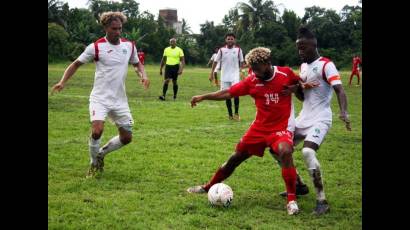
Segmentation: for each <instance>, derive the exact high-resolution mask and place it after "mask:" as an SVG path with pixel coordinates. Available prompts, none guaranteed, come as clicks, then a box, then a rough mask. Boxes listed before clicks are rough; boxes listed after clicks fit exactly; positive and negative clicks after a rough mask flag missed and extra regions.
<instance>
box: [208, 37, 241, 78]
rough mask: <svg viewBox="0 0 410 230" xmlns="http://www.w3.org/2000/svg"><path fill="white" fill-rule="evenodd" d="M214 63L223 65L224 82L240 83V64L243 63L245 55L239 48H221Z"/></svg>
mask: <svg viewBox="0 0 410 230" xmlns="http://www.w3.org/2000/svg"><path fill="white" fill-rule="evenodd" d="M214 61H216V62H218V64H219V63H220V65H221V66H220V68H221V81H222V82H239V71H240V69H239V63H240V62H243V53H242V49H241V48H240V47H239V46H236V45H234V46H232V48H228V46H227V45H226V46H224V47H221V48H220V49H219V51H218V53H217V55H216V58H215V59H214Z"/></svg>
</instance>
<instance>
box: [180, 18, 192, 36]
mask: <svg viewBox="0 0 410 230" xmlns="http://www.w3.org/2000/svg"><path fill="white" fill-rule="evenodd" d="M181 31H182V34H192V30H191V27H190V26H189V25H188V23H187V21H185V19H182V30H181Z"/></svg>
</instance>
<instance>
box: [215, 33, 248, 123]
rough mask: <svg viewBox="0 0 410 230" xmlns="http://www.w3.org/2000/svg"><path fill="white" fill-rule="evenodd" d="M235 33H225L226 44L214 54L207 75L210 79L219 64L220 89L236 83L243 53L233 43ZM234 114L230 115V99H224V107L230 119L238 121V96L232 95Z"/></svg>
mask: <svg viewBox="0 0 410 230" xmlns="http://www.w3.org/2000/svg"><path fill="white" fill-rule="evenodd" d="M235 42H236V41H235V34H233V33H228V34H226V35H225V43H226V45H225V46H223V47H221V48H220V49H219V51H218V54H217V55H216V60H214V63H213V64H212V71H211V74H210V76H209V78H210V79H211V78H212V76H213V73H214V71H215V68H216V67H217V65H218V64H219V65H221V90H225V89H229V88H230V87H231V86H232V85H234V84H236V83H238V82H239V81H240V80H239V76H240V74H239V72H240V66H242V64H243V61H244V59H243V53H242V49H241V48H240V47H239V46H236V45H235ZM234 104H235V115H232V101H231V99H227V100H226V107H227V108H228V114H229V119H230V120H233V119H234V120H237V121H239V119H240V117H239V97H234Z"/></svg>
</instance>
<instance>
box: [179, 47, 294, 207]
mask: <svg viewBox="0 0 410 230" xmlns="http://www.w3.org/2000/svg"><path fill="white" fill-rule="evenodd" d="M270 53H271V51H270V50H269V49H267V48H263V47H258V48H255V49H252V50H251V51H250V52H249V53H248V54H247V55H246V63H248V64H249V65H250V66H251V67H252V71H253V73H252V74H250V75H249V76H248V77H247V78H245V79H244V80H243V81H241V82H239V83H237V84H234V85H233V86H232V87H230V88H229V89H224V90H220V91H217V92H213V93H208V94H203V95H198V96H194V97H192V100H191V106H192V107H194V106H196V105H197V103H199V102H201V101H203V100H226V99H230V98H232V97H239V96H245V95H250V96H251V97H253V98H254V100H255V105H256V108H257V113H256V118H255V120H254V121H253V122H252V125H251V126H250V128H249V129H248V131H247V132H246V133H245V135H244V136H243V137H242V138H241V140H240V141H239V143H238V144H237V145H236V149H235V153H234V154H232V155H231V156H230V158H229V159H228V160H227V161H226V162H225V163H224V164H223V165H222V166H221V167H220V168H219V169H218V170H217V171H216V172H215V174H214V175H213V177H212V178H211V180H210V181H209V182H208V183H206V184H205V185H199V186H194V187H191V188H188V190H187V191H188V192H189V193H206V192H208V190H209V189H210V188H211V186H212V185H214V184H216V183H219V182H221V181H223V180H225V179H226V178H228V177H229V176H230V175H231V174H232V172H233V171H234V170H235V168H236V167H237V166H239V165H240V164H241V163H242V162H243V161H245V160H246V159H248V158H249V157H251V156H253V155H256V156H259V157H262V156H263V154H264V150H265V148H268V147H269V148H270V149H271V151H272V152H273V153H274V154H276V155H277V157H278V158H279V159H281V160H280V161H281V167H282V176H283V180H284V181H285V185H286V190H287V212H288V214H289V215H294V214H297V213H298V212H299V208H298V205H297V203H296V195H295V189H296V169H295V167H294V164H293V158H292V153H293V140H292V139H293V131H294V128H295V120H294V111H293V104H292V94H291V93H289V91H288V87H289V86H295V85H297V84H299V80H300V78H299V77H298V76H296V75H295V74H294V73H293V71H292V70H291V69H290V68H289V67H280V66H273V67H272V65H271V62H270ZM286 92H287V93H286Z"/></svg>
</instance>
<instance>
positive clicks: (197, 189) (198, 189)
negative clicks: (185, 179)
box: [186, 185, 207, 193]
mask: <svg viewBox="0 0 410 230" xmlns="http://www.w3.org/2000/svg"><path fill="white" fill-rule="evenodd" d="M186 191H187V192H188V193H207V191H206V190H205V189H204V187H202V186H201V185H197V186H194V187H190V188H188V189H187V190H186Z"/></svg>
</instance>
